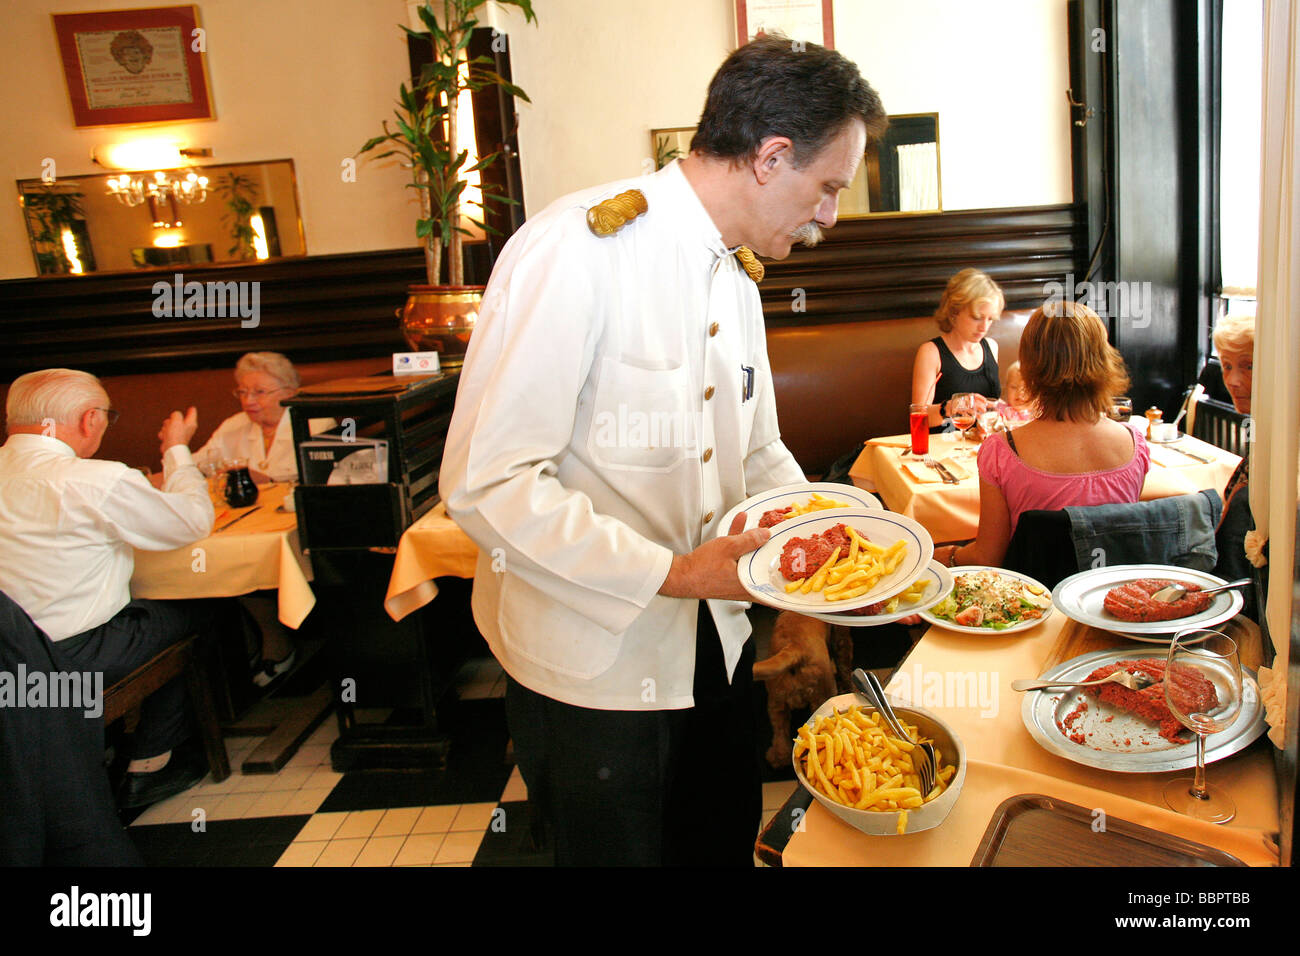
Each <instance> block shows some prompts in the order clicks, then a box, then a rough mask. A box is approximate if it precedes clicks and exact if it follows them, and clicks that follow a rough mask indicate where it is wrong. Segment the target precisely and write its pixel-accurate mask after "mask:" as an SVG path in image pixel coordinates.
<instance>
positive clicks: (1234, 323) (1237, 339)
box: [1214, 315, 1255, 352]
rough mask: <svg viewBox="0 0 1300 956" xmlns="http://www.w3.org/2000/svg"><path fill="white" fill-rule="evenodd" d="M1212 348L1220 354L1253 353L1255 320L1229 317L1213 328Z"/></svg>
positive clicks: (1246, 316)
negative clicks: (1224, 352) (1226, 352)
mask: <svg viewBox="0 0 1300 956" xmlns="http://www.w3.org/2000/svg"><path fill="white" fill-rule="evenodd" d="M1214 347H1215V348H1216V349H1218V350H1219V351H1220V352H1223V351H1228V352H1254V351H1255V318H1254V316H1250V315H1230V316H1228V317H1227V318H1225V319H1223V321H1221V322H1220V323H1219V324H1218V325H1216V326H1215V327H1214Z"/></svg>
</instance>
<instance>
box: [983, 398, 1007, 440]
mask: <svg viewBox="0 0 1300 956" xmlns="http://www.w3.org/2000/svg"><path fill="white" fill-rule="evenodd" d="M1001 425H1002V415H1001V413H1000V412H999V411H998V409H997V406H996V405H994V404H991V403H990V404H989V406H988V407H987V408H985V409H984V411H982V412H980V414H979V426H980V440H981V441H983V440H984V439H985V438H988V437H990V436H991V435H992V434H993V433H994V432H996V431H997V430H998V428H1000V427H1001Z"/></svg>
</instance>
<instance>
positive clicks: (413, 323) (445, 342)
mask: <svg viewBox="0 0 1300 956" xmlns="http://www.w3.org/2000/svg"><path fill="white" fill-rule="evenodd" d="M483 288H484V287H483V286H481V285H412V286H410V287H409V288H408V290H407V291H408V295H407V298H406V307H405V308H404V309H401V310H399V311H398V313H397V316H398V318H400V319H401V320H402V335H403V336H404V337H405V338H406V343H407V345H409V346H410V347H411V351H413V352H437V353H438V364H439V366H441V367H442V368H443V369H447V370H450V371H456V370H458V369H459V368H460V367H461V366H462V365H463V364H465V350H466V349H468V348H469V337H470V335H471V334H472V333H473V331H474V324H475V323H476V322H478V312H479V306H480V305H481V304H482V302H483Z"/></svg>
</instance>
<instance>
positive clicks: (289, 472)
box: [194, 409, 336, 481]
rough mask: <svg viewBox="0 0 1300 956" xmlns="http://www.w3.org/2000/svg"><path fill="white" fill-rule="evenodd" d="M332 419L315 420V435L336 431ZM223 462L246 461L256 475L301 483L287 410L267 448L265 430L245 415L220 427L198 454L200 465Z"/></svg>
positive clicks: (312, 423)
mask: <svg viewBox="0 0 1300 956" xmlns="http://www.w3.org/2000/svg"><path fill="white" fill-rule="evenodd" d="M335 424H336V422H335V421H334V419H332V418H313V419H312V420H311V421H309V422H308V423H307V427H308V429H309V430H310V432H311V434H313V435H315V434H316V433H317V432H322V431H325V430H326V429H330V428H333V427H334V425H335ZM223 458H243V459H244V460H246V461H247V462H248V466H249V467H250V468H252V469H253V470H254V471H260V472H261V473H262V474H264V475H266V476H267V477H268V478H270V479H271V480H272V481H297V480H298V457H297V455H295V454H294V445H293V426H292V424H290V422H289V411H288V409H285V411H284V414H282V415H281V416H280V421H279V422H278V423H277V424H276V426H275V438H273V439H272V440H271V446H270V447H269V448H268V447H267V445H266V436H265V435H263V434H262V426H261V425H259V424H258V423H257V422H255V421H253V420H252V419H251V418H249V417H248V415H247V414H245V413H244V412H239V413H237V414H235V415H231V416H230V417H229V418H227V419H226V420H225V421H224V422H222V423H221V424H220V425H218V426H217V428H216V430H215V431H214V432H213V433H212V437H211V438H209V439H208V440H207V442H206V443H205V444H204V446H203V447H202V448H200V449H199V450H198V451H196V452H195V453H194V460H195V461H197V462H212V463H214V464H215V463H218V462H220V461H221V460H222V459H223Z"/></svg>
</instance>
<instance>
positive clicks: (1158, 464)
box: [849, 434, 1241, 542]
mask: <svg viewBox="0 0 1300 956" xmlns="http://www.w3.org/2000/svg"><path fill="white" fill-rule="evenodd" d="M957 438H958V436H957V435H956V434H952V435H931V436H930V455H931V457H933V458H937V459H940V460H942V459H944V458H948V457H951V456H952V455H953V453H954V451H955V449H956V448H957V447H958V441H957ZM909 441H910V440H909V438H908V436H907V435H892V436H890V437H888V438H879V439H872V440H871V441H869V442H867V444H866V446H865V447H864V448H863V449H862V454H860V455H859V456H858V460H857V461H855V462H854V463H853V468H852V469H851V470H850V471H849V477H851V478H852V479H853V483H854V484H855V485H857V486H858V487H859V488H863V489H865V490H867V491H871V492H874V493H875V494H877V495H879V496H880V499H881V500H882V501H883V502H884V503H885V507H887V508H889V510H891V511H895V512H898V513H899V514H903V515H907V516H908V517H909V518H915V519H916V520H917V521H919V522H920V523H921V525H922V526H923V527H924V528H925V529H926V530H927V531H929V532H930V536H931V537H933V538H934V540H935V541H936V542H943V541H967V540H969V539H971V538H974V537H975V534H976V532H977V531H979V513H980V490H979V476H978V474H977V473H976V467H975V460H974V459H973V458H971V459H965V458H963V459H959V460H960V461H961V462H962V463H963V465H964V467H965V468H966V470H967V471H968V472H969V475H968V476H967V477H966V478H965V479H964V480H963V481H961V482H959V483H958V484H955V485H948V484H944V483H943V482H942V481H934V480H930V481H924V482H921V481H917V480H916V479H915V478H914V477H913V476H912V475H910V474H909V473H908V472H907V470H906V468H905V467H904V464H905V463H906V462H907V461H910V460H911V458H912V456H911V455H908V456H907V457H902V456H901V455H900V454H899V452H900V451H901V450H902V449H901V448H899V447H891V446H893V445H905V444H907V443H908V442H909ZM971 447H975V446H974V445H973V443H972V445H971ZM1179 447H1181V448H1185V449H1186V450H1187V451H1190V452H1192V453H1194V454H1197V455H1200V456H1201V457H1203V458H1209V459H1210V463H1209V464H1204V463H1202V462H1199V461H1195V460H1194V459H1192V458H1189V457H1187V456H1185V455H1181V454H1179V453H1178V452H1177V451H1174V450H1173V449H1172V448H1170V447H1168V446H1163V445H1152V457H1151V469H1150V471H1148V472H1147V478H1146V483H1145V484H1144V485H1143V486H1142V500H1143V501H1150V500H1151V499H1153V498H1168V497H1171V496H1173V495H1185V494H1191V493H1193V492H1197V491H1200V490H1201V489H1203V488H1213V489H1215V490H1216V491H1218V492H1222V491H1223V488H1224V486H1225V485H1227V483H1228V479H1229V478H1231V477H1232V472H1233V470H1234V469H1236V467H1237V465H1238V464H1239V463H1240V461H1241V459H1240V458H1238V457H1237V456H1236V455H1234V454H1232V453H1231V452H1226V451H1224V450H1223V449H1221V448H1216V447H1214V446H1213V445H1210V444H1207V443H1206V442H1203V441H1200V440H1199V439H1196V438H1191V437H1187V438H1184V439H1183V440H1182V441H1181V442H1179Z"/></svg>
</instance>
